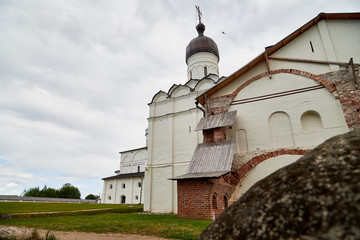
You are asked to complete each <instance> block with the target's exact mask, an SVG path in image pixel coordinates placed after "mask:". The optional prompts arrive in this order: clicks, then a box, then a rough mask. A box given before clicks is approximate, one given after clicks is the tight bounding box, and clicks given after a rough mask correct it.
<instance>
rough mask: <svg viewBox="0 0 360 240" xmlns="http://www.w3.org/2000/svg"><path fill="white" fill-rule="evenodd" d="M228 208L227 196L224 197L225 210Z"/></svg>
mask: <svg viewBox="0 0 360 240" xmlns="http://www.w3.org/2000/svg"><path fill="white" fill-rule="evenodd" d="M227 207H228V199H227V196H226V195H225V196H224V209H226V208H227Z"/></svg>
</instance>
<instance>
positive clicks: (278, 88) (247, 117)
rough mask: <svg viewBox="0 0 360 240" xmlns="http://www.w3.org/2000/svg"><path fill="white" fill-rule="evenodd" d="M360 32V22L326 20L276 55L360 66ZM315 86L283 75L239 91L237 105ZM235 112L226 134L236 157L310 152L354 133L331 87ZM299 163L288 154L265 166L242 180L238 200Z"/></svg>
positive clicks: (277, 65)
mask: <svg viewBox="0 0 360 240" xmlns="http://www.w3.org/2000/svg"><path fill="white" fill-rule="evenodd" d="M359 29H360V21H359V20H326V21H325V20H322V21H320V22H319V23H318V24H317V25H315V26H314V27H312V28H311V29H309V30H307V31H306V32H304V33H303V34H302V35H300V36H299V37H297V38H296V39H294V40H293V41H292V42H290V43H288V44H287V45H286V46H284V47H282V48H281V49H280V50H278V51H277V52H275V53H274V54H273V55H271V56H273V57H282V58H299V59H309V60H325V61H339V62H348V61H349V59H350V58H353V59H354V61H355V62H359V59H360V45H359V39H360V31H359ZM311 45H312V48H311ZM269 66H270V70H277V69H298V70H303V71H306V72H310V73H312V74H321V73H326V72H330V71H335V70H339V69H340V68H343V67H341V66H339V65H334V64H314V63H300V62H289V61H277V60H276V61H275V60H271V59H270V61H269ZM267 71H268V69H267V66H266V64H265V63H264V62H263V63H262V64H259V65H258V66H256V67H255V68H253V69H252V70H250V71H249V72H247V73H245V74H243V75H242V76H240V77H239V78H238V79H236V80H235V81H233V82H232V83H231V84H229V85H228V86H227V87H225V88H223V89H221V90H220V91H218V92H217V93H216V94H215V95H214V96H212V97H218V96H222V95H226V94H229V93H232V92H233V91H234V90H235V89H237V88H238V87H239V86H240V85H241V84H243V83H245V82H246V81H247V80H249V79H251V78H252V77H254V76H257V75H259V74H261V73H264V72H267ZM311 86H320V83H319V82H317V81H314V80H312V79H309V78H307V77H303V76H299V75H293V74H285V73H280V74H275V75H272V78H270V77H263V78H261V79H259V80H256V81H254V82H252V83H251V84H250V85H248V86H246V87H245V88H243V89H242V90H241V91H240V92H239V94H238V95H237V96H236V97H235V99H234V101H236V100H240V99H247V98H254V97H260V96H264V95H269V94H274V93H278V92H286V91H290V90H295V89H300V88H305V87H311ZM335 94H336V93H335ZM233 110H237V113H238V115H237V118H236V122H235V125H234V126H233V127H231V128H228V129H227V136H229V137H230V138H236V140H237V149H236V152H237V153H241V152H244V151H258V150H262V151H273V150H276V149H277V148H302V149H311V148H313V147H315V146H316V145H318V144H320V143H322V142H323V141H325V140H326V139H328V138H330V137H332V136H335V135H337V134H341V133H344V132H347V131H348V130H349V129H348V127H347V125H346V122H345V118H344V115H343V111H342V109H341V106H340V103H339V100H338V99H337V98H336V97H335V95H334V94H332V93H331V92H330V91H329V90H328V89H326V88H322V89H318V90H313V91H308V92H303V93H298V94H290V95H287V96H282V97H277V98H269V99H266V100H262V101H254V102H249V103H244V104H239V105H232V106H230V108H229V111H233ZM298 158H299V156H296V155H295V156H294V155H283V156H278V157H275V158H271V159H268V160H266V161H264V162H262V163H260V164H259V165H257V166H256V167H255V168H253V169H252V170H250V171H249V173H248V174H247V175H246V176H245V177H244V178H243V179H242V181H241V182H240V183H239V185H238V187H237V190H236V192H235V194H234V195H236V196H237V197H239V196H241V195H242V194H243V193H244V192H246V191H247V190H248V189H249V188H250V187H251V186H252V185H253V184H254V183H255V182H257V181H258V180H260V179H262V178H264V177H265V176H267V175H268V174H270V173H272V172H274V171H275V170H277V169H279V168H281V167H283V166H286V165H287V164H289V163H291V162H293V161H295V160H296V159H298Z"/></svg>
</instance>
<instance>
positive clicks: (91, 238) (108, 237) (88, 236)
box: [0, 226, 166, 240]
mask: <svg viewBox="0 0 360 240" xmlns="http://www.w3.org/2000/svg"><path fill="white" fill-rule="evenodd" d="M4 228H7V230H8V231H9V230H10V231H12V232H13V231H16V235H17V236H19V235H18V234H20V235H23V234H31V232H32V231H33V229H31V228H18V227H9V226H0V230H2V229H4ZM37 230H38V233H39V235H40V237H44V236H45V234H46V232H47V231H48V230H44V229H37ZM50 232H51V233H53V234H54V235H55V236H56V239H58V240H115V239H116V240H125V239H126V240H166V238H159V237H152V236H141V235H134V234H122V233H101V234H99V233H86V232H63V231H50Z"/></svg>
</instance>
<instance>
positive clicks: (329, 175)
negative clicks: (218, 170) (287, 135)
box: [199, 129, 360, 240]
mask: <svg viewBox="0 0 360 240" xmlns="http://www.w3.org/2000/svg"><path fill="white" fill-rule="evenodd" d="M199 239H204V240H205V239H206V240H210V239H360V129H357V130H354V131H352V132H349V133H346V134H343V135H339V136H336V137H333V138H331V139H329V140H327V141H325V142H324V143H322V144H321V145H319V146H318V147H316V148H315V149H313V150H312V151H310V152H309V153H307V154H306V155H305V156H303V157H302V158H300V159H299V160H298V161H296V162H295V163H293V164H291V165H288V166H287V167H284V168H282V169H279V170H278V171H276V172H274V173H273V174H271V175H270V176H268V177H267V178H265V179H263V180H261V181H259V182H257V183H256V184H255V185H254V186H253V187H252V188H251V189H249V190H248V191H247V192H246V193H245V194H244V195H243V196H242V197H241V198H240V199H238V201H237V202H235V203H234V204H233V205H232V206H230V207H229V208H228V209H226V211H224V212H223V213H222V214H221V215H220V216H219V217H218V218H217V219H216V220H215V221H214V222H213V223H212V224H211V225H210V226H209V227H208V228H207V229H206V230H205V231H204V232H203V233H202V234H201V235H200V236H199Z"/></svg>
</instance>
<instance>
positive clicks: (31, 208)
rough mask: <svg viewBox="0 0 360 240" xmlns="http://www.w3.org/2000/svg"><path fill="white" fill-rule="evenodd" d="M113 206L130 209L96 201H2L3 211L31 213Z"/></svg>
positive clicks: (115, 208) (133, 207)
mask: <svg viewBox="0 0 360 240" xmlns="http://www.w3.org/2000/svg"><path fill="white" fill-rule="evenodd" d="M102 208H111V209H114V210H118V211H121V210H124V211H126V209H129V206H128V205H120V204H96V203H50V202H49V203H45V202H41V203H40V202H0V214H1V213H6V214H9V213H31V212H64V211H75V210H87V209H102ZM131 208H132V210H138V211H142V205H132V206H131Z"/></svg>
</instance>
